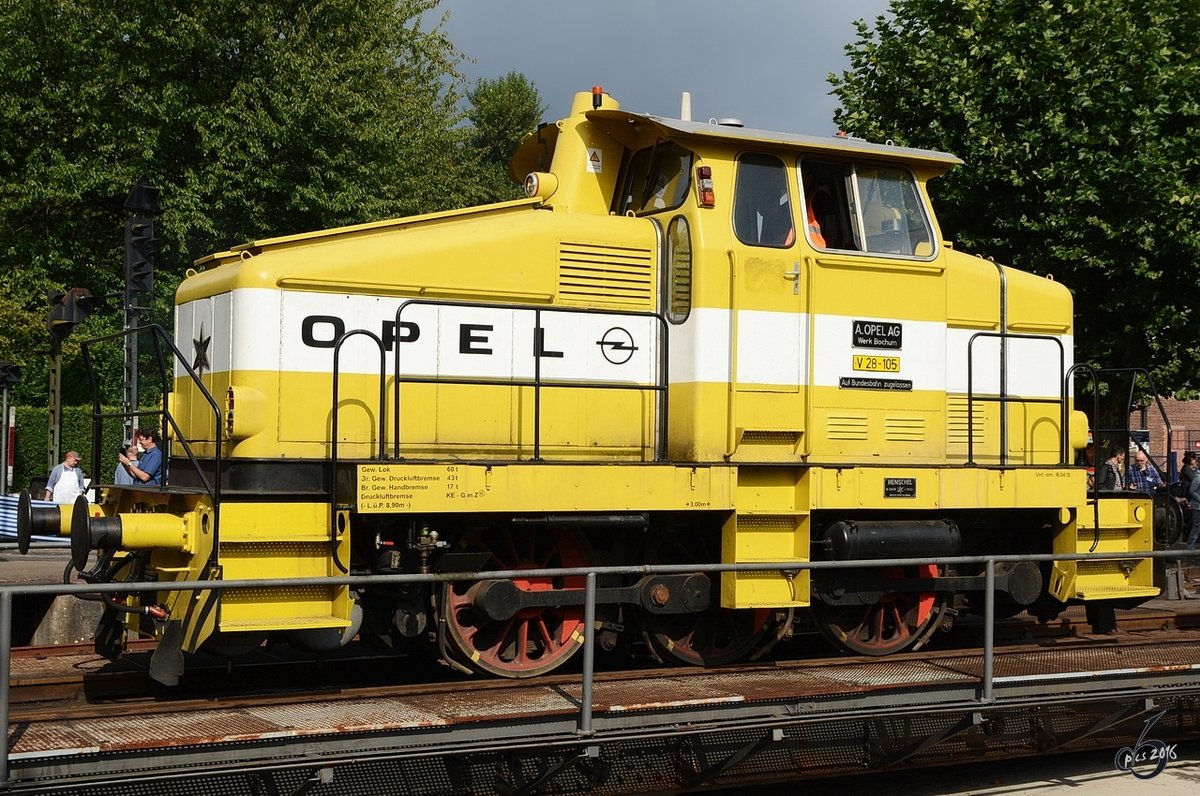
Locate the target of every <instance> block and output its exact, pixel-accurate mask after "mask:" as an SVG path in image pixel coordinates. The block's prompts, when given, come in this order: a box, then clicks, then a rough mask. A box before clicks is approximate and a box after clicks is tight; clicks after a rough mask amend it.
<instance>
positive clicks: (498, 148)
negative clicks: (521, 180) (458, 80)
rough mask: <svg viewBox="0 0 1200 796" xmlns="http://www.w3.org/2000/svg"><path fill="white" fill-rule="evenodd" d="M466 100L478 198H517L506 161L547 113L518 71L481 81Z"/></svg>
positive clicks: (533, 90)
mask: <svg viewBox="0 0 1200 796" xmlns="http://www.w3.org/2000/svg"><path fill="white" fill-rule="evenodd" d="M467 98H468V99H469V100H470V103H471V105H470V107H469V108H468V110H467V118H468V119H470V120H471V124H472V125H473V130H472V138H471V143H472V144H473V145H474V147H475V149H476V151H477V152H478V153H479V157H480V164H481V170H482V174H481V186H482V197H481V198H483V199H485V200H487V201H501V200H504V199H516V198H519V197H520V196H522V195H523V194H522V192H521V189H520V186H519V185H517V184H516V183H514V182H513V181H512V179H510V178H509V176H508V161H509V159H510V158H512V155H513V153H514V152H516V151H517V147H518V146H519V145H520V143H521V140H522V139H523V138H524V137H525V136H526V134H528V133H531V132H533V130H534V129H536V128H537V125H538V123H539V122H541V121H542V114H543V113H545V112H546V106H545V105H544V104H543V103H542V98H541V96H540V95H539V94H538V91H537V88H536V87H534V85H533V83H531V82H530V81H529V79H528V78H526V77H525V76H524V75H522V74H520V73H519V72H509V73H508V74H507V75H504V76H503V77H500V78H497V79H496V80H488V79H486V78H483V79H480V80H479V81H478V82H476V83H475V86H474V88H472V89H471V91H470V92H468V94H467ZM521 176H522V177H523V176H524V175H521Z"/></svg>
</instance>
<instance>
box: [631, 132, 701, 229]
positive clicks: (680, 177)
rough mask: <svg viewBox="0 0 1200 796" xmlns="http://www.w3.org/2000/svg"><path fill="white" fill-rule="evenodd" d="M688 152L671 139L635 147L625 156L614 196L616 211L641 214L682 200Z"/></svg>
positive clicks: (689, 169) (688, 166) (688, 169)
mask: <svg viewBox="0 0 1200 796" xmlns="http://www.w3.org/2000/svg"><path fill="white" fill-rule="evenodd" d="M691 176H692V153H691V152H690V151H688V150H686V149H684V148H683V147H681V146H679V145H678V144H676V143H673V142H666V143H662V144H656V145H655V146H652V147H648V148H646V149H642V150H639V151H638V152H636V153H634V155H633V157H632V158H630V160H629V165H628V166H627V167H626V169H625V179H624V180H623V181H622V183H621V192H620V194H618V196H617V207H616V208H615V210H616V211H617V213H618V214H619V215H622V216H624V215H630V214H632V215H635V216H643V215H649V214H651V213H658V212H661V211H663V210H673V209H674V208H676V207H679V205H681V204H683V200H684V197H686V196H687V193H688V189H689V188H690V187H691Z"/></svg>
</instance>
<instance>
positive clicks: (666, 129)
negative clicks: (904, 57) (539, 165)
mask: <svg viewBox="0 0 1200 796" xmlns="http://www.w3.org/2000/svg"><path fill="white" fill-rule="evenodd" d="M586 115H587V119H588V121H589V122H591V123H592V124H593V125H595V126H596V127H597V128H598V129H600V130H603V131H604V132H605V133H607V134H608V135H611V136H612V137H613V138H615V139H616V140H617V141H620V142H621V143H622V144H624V145H625V146H627V147H630V148H632V149H637V148H640V147H643V146H649V145H650V144H652V143H653V142H654V141H656V140H660V139H663V138H699V139H705V140H708V141H714V142H716V141H723V142H730V143H734V144H755V145H759V146H762V145H770V146H782V147H788V148H792V149H803V150H805V151H809V152H826V153H829V154H842V155H846V154H852V155H862V156H866V157H870V158H873V159H877V160H895V161H903V162H905V163H921V164H926V165H928V166H931V167H933V168H934V169H935V170H940V171H947V170H949V169H950V168H951V167H953V166H956V165H958V164H960V163H962V160H960V159H959V158H957V157H955V156H954V155H951V154H949V153H946V152H938V151H937V150H933V149H916V148H913V147H901V146H893V145H890V144H875V143H872V142H870V141H864V140H862V139H861V138H849V137H843V136H828V137H822V136H815V135H799V134H796V133H781V132H777V131H774V130H756V129H753V128H749V127H733V126H731V125H723V124H716V123H715V122H694V121H684V120H682V119H670V118H667V117H664V116H652V115H650V114H643V113H631V112H629V111H623V110H593V111H588V112H587V114H586Z"/></svg>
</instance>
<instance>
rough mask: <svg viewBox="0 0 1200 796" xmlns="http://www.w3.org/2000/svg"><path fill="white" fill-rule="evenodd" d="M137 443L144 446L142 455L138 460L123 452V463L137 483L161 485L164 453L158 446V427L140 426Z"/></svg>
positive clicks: (136, 435)
mask: <svg viewBox="0 0 1200 796" xmlns="http://www.w3.org/2000/svg"><path fill="white" fill-rule="evenodd" d="M134 439H135V440H137V444H138V445H139V446H141V448H142V457H141V458H140V459H138V460H136V461H134V460H131V459H130V458H129V457H128V456H126V455H125V454H123V453H122V454H121V457H120V458H121V464H123V465H125V467H126V469H128V470H129V474H130V475H131V476H133V478H134V483H135V485H137V484H141V485H142V486H160V485H161V484H162V471H163V455H162V450H161V449H160V448H159V447H158V429H156V428H139V429H138V430H137V433H136V434H135V435H134Z"/></svg>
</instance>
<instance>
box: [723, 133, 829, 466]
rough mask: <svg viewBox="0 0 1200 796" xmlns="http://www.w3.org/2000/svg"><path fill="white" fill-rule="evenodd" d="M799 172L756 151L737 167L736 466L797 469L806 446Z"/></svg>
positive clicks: (730, 449) (730, 321)
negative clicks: (778, 464)
mask: <svg viewBox="0 0 1200 796" xmlns="http://www.w3.org/2000/svg"><path fill="white" fill-rule="evenodd" d="M793 167H794V161H792V162H791V163H789V162H788V161H787V160H785V158H784V157H781V156H780V155H777V154H774V153H769V152H753V151H746V152H742V153H740V154H739V155H738V157H737V159H736V161H735V164H734V184H733V204H732V217H731V219H730V221H731V230H730V233H731V237H730V246H729V259H730V262H729V267H730V271H731V273H730V280H729V307H730V311H729V313H728V318H727V319H726V320H725V323H726V329H725V333H726V334H727V335H728V340H729V351H730V357H729V362H730V372H729V379H728V381H729V384H730V390H729V413H728V417H729V423H728V427H727V435H728V436H727V440H726V449H725V451H724V454H725V455H726V456H727V457H729V458H730V459H731V460H733V461H783V462H786V461H795V460H796V459H797V457H798V456H799V454H800V451H801V447H802V443H803V437H804V430H805V428H804V427H805V414H804V400H805V396H804V384H805V382H806V380H807V372H808V352H809V347H808V334H809V329H808V320H807V314H806V313H807V307H806V304H807V300H808V291H807V274H806V273H805V271H804V269H803V268H802V259H803V258H802V253H801V251H802V249H801V246H802V240H803V238H802V236H801V234H800V230H799V224H798V214H797V213H796V212H795V208H797V207H798V206H799V203H798V202H797V201H796V187H795V184H794V183H793V182H792V179H791V177H792V174H793V173H794V168H793Z"/></svg>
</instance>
